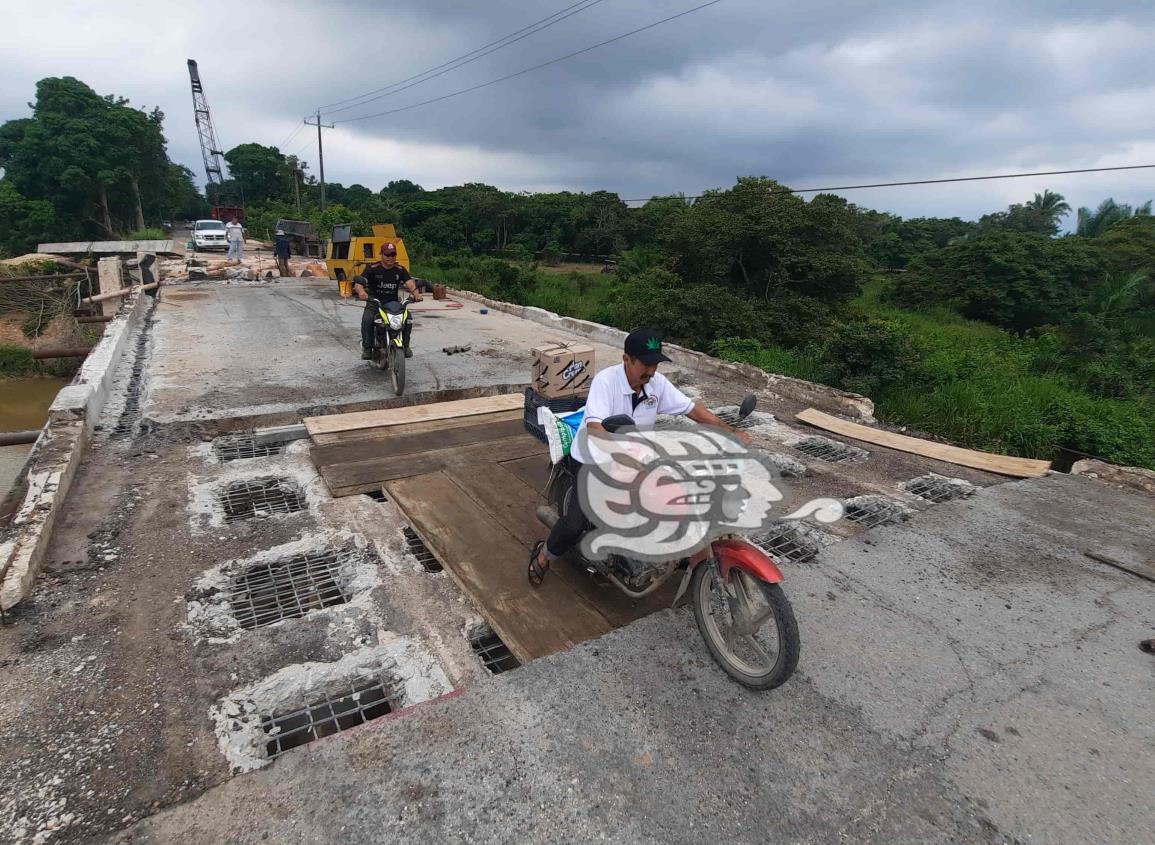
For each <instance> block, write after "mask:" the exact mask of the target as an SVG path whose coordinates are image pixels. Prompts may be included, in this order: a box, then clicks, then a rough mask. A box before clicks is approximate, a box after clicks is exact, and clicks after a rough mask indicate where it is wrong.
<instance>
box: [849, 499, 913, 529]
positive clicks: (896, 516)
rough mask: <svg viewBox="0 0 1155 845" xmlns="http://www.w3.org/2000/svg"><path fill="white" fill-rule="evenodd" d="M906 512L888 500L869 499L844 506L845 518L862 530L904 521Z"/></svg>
mask: <svg viewBox="0 0 1155 845" xmlns="http://www.w3.org/2000/svg"><path fill="white" fill-rule="evenodd" d="M906 516H907V511H906V509H904V508H903V507H902V506H901V505H899V504H898V503H897V502H892V501H890V500H888V499H882V498H879V499H869V500H867V501H862V502H851V503H848V504H847V505H846V518H847V519H848V520H850V521H851V522H853V523H855V524H857V525H861V526H862V527H863V528H873V527H874V526H876V525H890V524H892V523H895V522H899V521H901V520H903V519H905V518H906Z"/></svg>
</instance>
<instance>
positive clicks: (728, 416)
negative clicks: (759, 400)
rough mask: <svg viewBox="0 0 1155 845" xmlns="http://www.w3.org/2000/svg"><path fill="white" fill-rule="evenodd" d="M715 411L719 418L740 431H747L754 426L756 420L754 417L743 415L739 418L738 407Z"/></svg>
mask: <svg viewBox="0 0 1155 845" xmlns="http://www.w3.org/2000/svg"><path fill="white" fill-rule="evenodd" d="M715 413H716V414H717V416H718V419H720V420H721V421H722V422H724V423H726V425H731V426H733V427H734V428H736V429H738V430H739V431H745V430H746V429H748V428H753V427H754V422H755V420H754V418H753V417H743V418H742V419H738V409H737V408H727V409H726V410H725V411H717V412H715Z"/></svg>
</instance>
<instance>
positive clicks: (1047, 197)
mask: <svg viewBox="0 0 1155 845" xmlns="http://www.w3.org/2000/svg"><path fill="white" fill-rule="evenodd" d="M1026 207H1027V208H1029V209H1030V210H1031V211H1035V212H1037V213H1039V214H1040V215H1043V216H1044V217H1045V218H1046V219H1049V220H1050V221H1051V222H1052V223H1053V224H1054V225H1055V226H1056V227H1057V226H1058V225H1059V221H1060V220H1062V219H1063V218H1064V217H1066V216H1067V215H1068V214H1070V213H1071V206H1070V204H1069V203H1068V202H1067V201H1066V199H1064V198H1063V195H1062V194H1057V193H1055V192H1054V191H1051V190H1044V191H1043V192H1042V193H1041V194H1035V197H1034V199H1032V200H1031V201H1030V202H1028V203H1026Z"/></svg>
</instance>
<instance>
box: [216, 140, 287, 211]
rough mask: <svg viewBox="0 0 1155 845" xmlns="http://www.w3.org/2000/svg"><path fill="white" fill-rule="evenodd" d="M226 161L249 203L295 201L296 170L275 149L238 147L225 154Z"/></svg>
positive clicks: (240, 145) (254, 146) (249, 145)
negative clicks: (294, 172) (294, 178)
mask: <svg viewBox="0 0 1155 845" xmlns="http://www.w3.org/2000/svg"><path fill="white" fill-rule="evenodd" d="M225 161H226V162H228V165H229V174H230V176H231V177H232V178H233V179H234V180H235V181H236V183H237V185H238V186H239V187H240V189H241V191H242V192H243V195H244V198H245V202H246V203H261V202H266V201H268V200H270V199H278V200H292V199H293V170H294V168H293V167H292V165H291V164H290V162H289V160H288V159H287V158H286V157H285V156H284V154H282V153H281V151H280V150H279V149H277V148H276V147H266V146H263V145H261V144H253V143H249V144H239V145H237V146H235V147H233V148H232V149H231V150H229V151H228V152H227V153H225Z"/></svg>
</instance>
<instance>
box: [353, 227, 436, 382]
mask: <svg viewBox="0 0 1155 845" xmlns="http://www.w3.org/2000/svg"><path fill="white" fill-rule="evenodd" d="M402 287H405V288H406V289H407V290H408V291H409V294H410V295H411V296H412V297H413V300H414V302H420V301H421V298H422V297H421V293H420V292H419V291H418V290H417V285H416V283H415V282H414V281H413V278H412V276H410V275H409V271H408V270H406V269H405V268H404V267H402V266H401V265H400V264H398V263H397V247H396V246H395V245H394V244H392V243H390V242H388V241H387V242H385V243H383V244H382V245H381V258H380V260H379V261H378V262H377V263H376V264H370V265H369V266H368V267H366V268H365V270H364V272H363V273H361V275H359V276H357V277H356V278H355V279H354V280H353V292H354V293H356V294H357V298H358V299H362V300H368V299H370V298H373V299H376V300H378V301H379V302H380V303H381V304H382V305H384V304H385V303H386V302H397V301H399V300H400V299H401V288H402ZM377 309H378V305H377V303H376V302H366V303H365V313H363V314H362V315H361V360H362V361H371V360H373V345H374V332H373V321H374V320H375V319H376V318H377ZM412 332H413V316H412V315H411V314H408V312H407V313H406V317H405V326H404V327H403V328H402V330H401V342H402V346H403V347H404V349H405V357H406V358H412V357H413V351H412V350H411V349H410V348H409V337H410V335H411V334H412Z"/></svg>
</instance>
